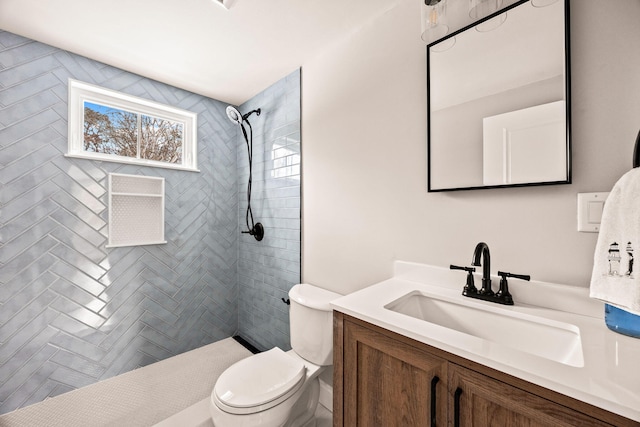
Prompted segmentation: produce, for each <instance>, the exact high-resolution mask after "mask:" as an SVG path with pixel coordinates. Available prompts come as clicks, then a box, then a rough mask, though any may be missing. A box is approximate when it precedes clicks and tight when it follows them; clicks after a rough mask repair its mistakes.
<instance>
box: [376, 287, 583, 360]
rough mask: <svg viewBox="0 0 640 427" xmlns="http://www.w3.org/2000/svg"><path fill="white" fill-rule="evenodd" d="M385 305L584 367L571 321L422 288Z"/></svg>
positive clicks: (577, 337) (497, 341)
mask: <svg viewBox="0 0 640 427" xmlns="http://www.w3.org/2000/svg"><path fill="white" fill-rule="evenodd" d="M385 308H386V309H388V310H391V311H395V312H397V313H401V314H404V315H407V316H411V317H414V318H417V319H420V320H424V321H425V322H429V323H433V324H436V325H440V326H442V327H445V328H448V329H453V330H456V331H458V332H462V333H464V334H468V335H471V336H474V337H477V338H480V339H483V340H486V341H490V342H493V343H496V344H499V345H502V346H506V347H509V348H512V349H515V350H518V351H522V352H525V353H529V354H532V355H535V356H539V357H543V358H545V359H549V360H553V361H556V362H560V363H563V364H565V365H569V366H575V367H582V366H584V358H583V356H582V341H581V339H580V329H579V328H578V327H577V326H575V325H572V324H570V323H563V322H559V321H555V320H550V319H546V318H543V317H537V316H532V315H529V314H523V313H519V312H515V311H511V310H507V309H504V308H502V307H487V308H485V307H483V306H480V305H478V304H474V303H470V304H469V305H467V304H464V303H460V302H456V301H449V300H446V299H443V298H440V297H436V296H429V295H425V294H423V293H421V292H419V291H414V292H411V293H409V294H407V295H404V296H402V297H400V298H398V299H397V300H395V301H393V302H391V303H389V304H387V305H386V306H385Z"/></svg>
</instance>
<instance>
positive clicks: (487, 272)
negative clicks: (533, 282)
mask: <svg viewBox="0 0 640 427" xmlns="http://www.w3.org/2000/svg"><path fill="white" fill-rule="evenodd" d="M481 258H482V264H480V261H481ZM471 265H473V266H475V267H479V266H480V265H482V288H480V289H479V290H478V289H477V288H476V287H475V286H474V283H473V272H474V271H475V268H473V267H458V266H457V265H451V266H450V267H449V268H450V269H451V270H464V271H466V272H467V283H466V285H465V287H464V289H463V291H462V295H464V296H465V297H469V298H476V299H481V300H484V301H491V302H495V303H498V304H504V305H513V297H512V296H511V294H510V293H509V284H508V283H507V277H514V278H516V279H521V280H530V279H531V276H529V275H528V274H512V273H505V272H502V271H499V272H498V275H499V276H500V277H501V279H500V290H499V291H498V292H497V293H494V292H493V290H492V289H491V256H490V254H489V245H487V244H486V243H484V242H480V243H478V244H477V245H476V248H475V249H474V251H473V259H472V260H471Z"/></svg>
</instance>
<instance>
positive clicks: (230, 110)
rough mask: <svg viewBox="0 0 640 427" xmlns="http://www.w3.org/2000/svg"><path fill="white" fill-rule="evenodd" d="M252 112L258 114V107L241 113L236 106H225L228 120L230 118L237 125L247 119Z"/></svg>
mask: <svg viewBox="0 0 640 427" xmlns="http://www.w3.org/2000/svg"><path fill="white" fill-rule="evenodd" d="M253 113H256V115H258V116H259V115H260V109H259V108H258V109H257V110H252V111H249V112H248V113H247V114H245V115H242V114H240V111H238V109H237V108H235V107H232V106H231V105H229V106H228V107H227V117H229V120H231V121H232V122H233V123H235V124H237V125H241V124H242V122H244V121H245V120H247V119H248V118H249V116H250V115H252V114H253Z"/></svg>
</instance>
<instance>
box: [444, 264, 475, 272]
mask: <svg viewBox="0 0 640 427" xmlns="http://www.w3.org/2000/svg"><path fill="white" fill-rule="evenodd" d="M449 269H450V270H464V271H466V272H467V273H473V272H474V271H476V269H475V268H473V267H460V266H459V265H453V264H451V265H450V266H449Z"/></svg>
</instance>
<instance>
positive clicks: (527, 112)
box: [427, 0, 571, 192]
mask: <svg viewBox="0 0 640 427" xmlns="http://www.w3.org/2000/svg"><path fill="white" fill-rule="evenodd" d="M444 1H447V0H444ZM427 92H428V95H427V104H428V106H427V111H428V125H427V135H428V136H427V139H428V141H427V155H428V160H427V164H428V173H427V188H428V191H429V192H436V191H455V190H473V189H482V188H503V187H521V186H532V185H551V184H569V183H571V132H570V129H571V115H570V112H571V108H570V105H571V98H570V61H569V1H568V0H556V1H553V0H522V1H518V2H516V3H513V4H512V5H510V6H508V7H506V8H504V9H501V10H500V11H498V12H496V13H494V14H492V15H489V16H487V17H486V18H485V19H482V20H480V21H477V22H475V23H473V24H471V25H469V26H467V27H465V28H462V29H460V30H459V31H456V32H454V33H452V34H450V35H448V36H446V37H444V38H442V39H440V40H438V41H436V42H434V43H431V44H429V45H428V46H427Z"/></svg>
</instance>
